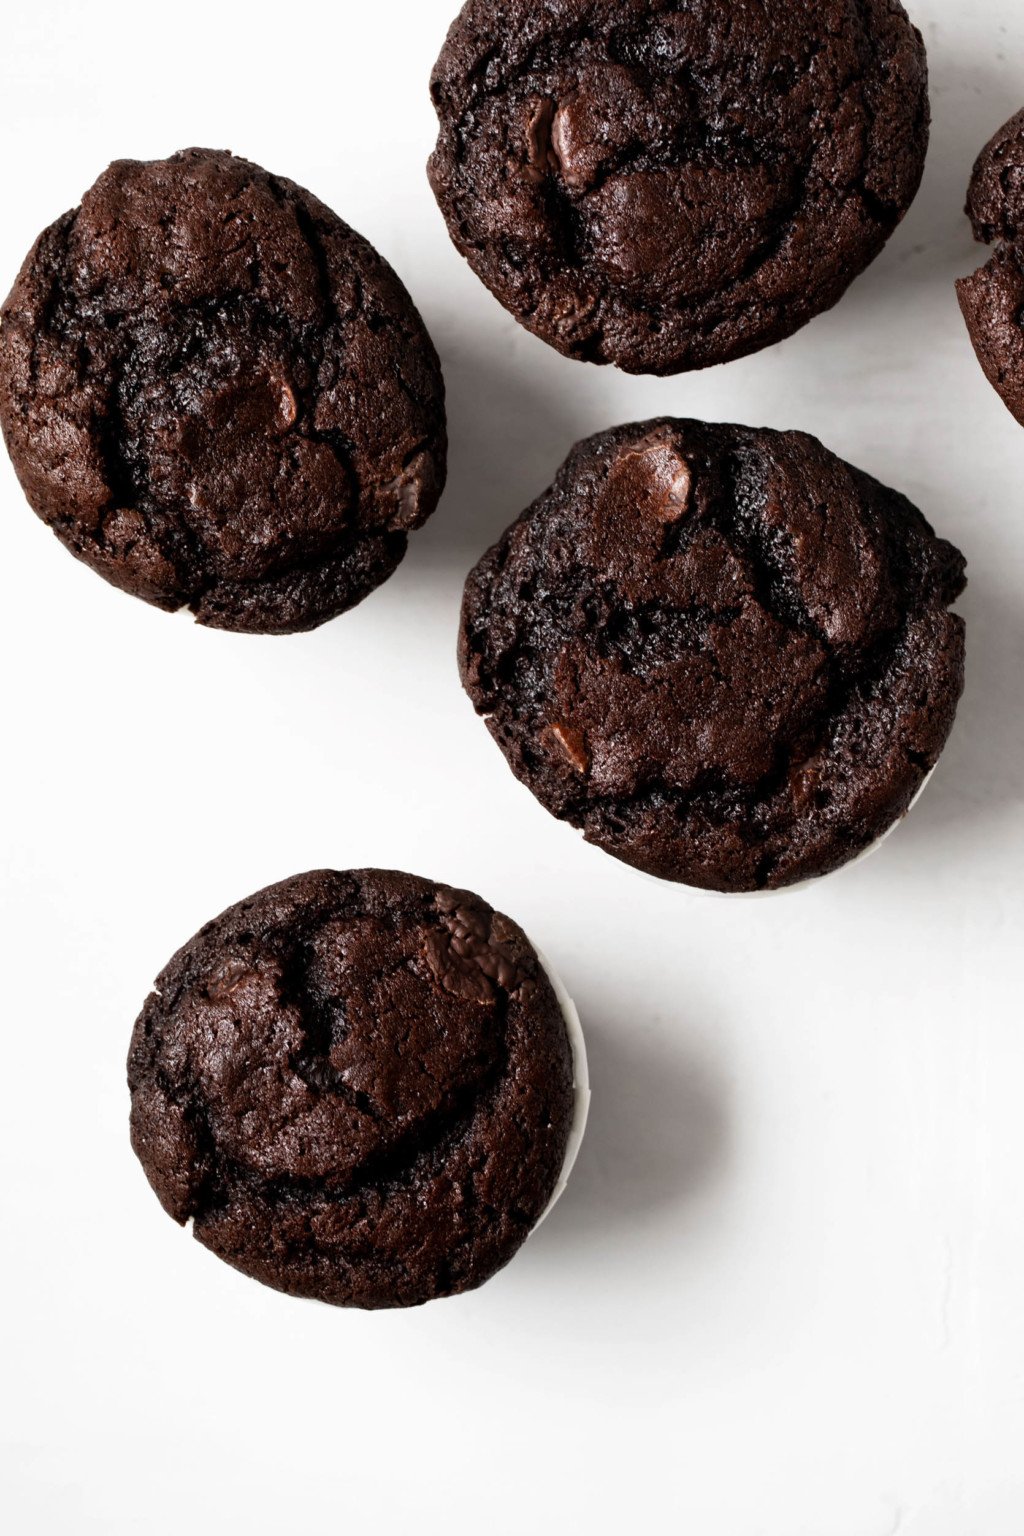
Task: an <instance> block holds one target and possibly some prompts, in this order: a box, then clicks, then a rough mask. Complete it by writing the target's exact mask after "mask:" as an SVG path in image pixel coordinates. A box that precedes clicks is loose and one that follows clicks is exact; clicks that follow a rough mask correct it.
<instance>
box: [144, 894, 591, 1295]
mask: <svg viewBox="0 0 1024 1536" xmlns="http://www.w3.org/2000/svg"><path fill="white" fill-rule="evenodd" d="M128 1084H129V1087H130V1089H131V1096H132V1110H131V1134H132V1145H133V1146H134V1148H135V1151H136V1153H137V1155H138V1157H139V1159H140V1161H141V1163H142V1166H143V1168H144V1169H145V1172H146V1176H147V1178H148V1179H149V1182H150V1184H151V1185H152V1186H153V1189H154V1190H155V1191H156V1194H157V1195H158V1197H159V1199H160V1202H161V1204H162V1205H163V1207H164V1209H165V1210H166V1211H167V1212H168V1213H169V1214H170V1215H171V1216H173V1217H174V1219H175V1220H176V1221H179V1222H182V1223H184V1222H187V1221H189V1220H191V1221H192V1224H193V1228H192V1230H193V1233H194V1235H195V1236H196V1237H197V1238H198V1239H199V1241H200V1242H201V1243H204V1244H205V1245H206V1246H207V1247H208V1248H210V1249H212V1250H213V1252H214V1253H216V1254H218V1255H219V1256H220V1257H221V1258H222V1259H225V1260H226V1261H227V1262H228V1263H229V1264H232V1265H234V1266H235V1268H236V1269H240V1270H241V1271H242V1272H243V1273H244V1274H247V1275H251V1276H253V1277H254V1278H255V1279H257V1280H261V1281H263V1282H264V1283H265V1284H266V1285H271V1286H274V1287H276V1288H277V1289H278V1290H282V1291H287V1292H288V1293H289V1294H291V1295H293V1296H307V1297H314V1298H316V1299H318V1300H321V1301H326V1302H332V1303H334V1304H335V1305H338V1306H355V1307H367V1308H376V1307H399V1306H415V1305H418V1304H419V1303H420V1302H425V1301H429V1300H431V1299H432V1298H434V1297H439V1296H449V1295H453V1294H455V1293H456V1292H459V1291H465V1290H470V1289H472V1288H473V1287H474V1286H478V1285H480V1284H482V1283H483V1281H485V1280H487V1279H489V1277H490V1276H491V1275H493V1274H494V1273H495V1271H496V1270H498V1269H500V1268H501V1267H502V1265H503V1264H506V1263H507V1262H508V1260H509V1259H510V1258H511V1257H512V1256H513V1254H514V1253H515V1252H516V1250H517V1249H518V1248H519V1247H520V1245H521V1244H522V1243H523V1242H524V1240H525V1239H526V1237H527V1236H528V1235H529V1233H530V1231H531V1229H532V1228H533V1227H534V1225H535V1224H536V1222H537V1221H538V1219H539V1218H540V1217H541V1215H542V1214H543V1213H544V1210H545V1208H546V1206H547V1204H548V1201H549V1199H550V1198H551V1196H552V1194H553V1192H554V1189H555V1185H556V1183H557V1180H558V1176H559V1173H560V1171H561V1168H562V1162H563V1158H564V1155H565V1151H566V1146H567V1141H568V1136H569V1130H570V1124H571V1120H572V1113H573V1062H572V1051H571V1046H570V1043H569V1038H568V1035H567V1032H566V1026H565V1020H564V1018H563V1015H562V1012H561V1009H560V1008H559V1005H558V1002H557V1000H556V997H555V994H554V992H553V990H552V987H551V983H550V982H549V981H548V978H547V976H546V974H545V972H544V970H543V968H542V966H541V964H540V961H539V960H538V958H537V954H536V952H535V950H534V949H533V947H532V946H531V944H530V942H529V940H528V939H527V938H526V936H525V935H524V933H523V932H522V930H521V929H520V928H518V927H517V926H516V924H515V923H513V922H511V921H510V920H509V919H508V918H507V917H503V916H502V915H501V914H500V913H498V912H495V911H493V910H492V908H491V907H489V906H488V905H487V904H486V902H483V901H481V900H480V898H479V897H477V896H473V895H471V894H470V893H469V892H467V891H457V890H452V889H450V888H449V887H448V886H444V885H435V884H433V883H432V882H430V881H428V880H420V879H417V878H416V877H414V876H413V875H405V874H397V873H393V872H388V871H383V870H367V869H363V870H351V871H348V872H346V873H338V872H336V871H333V870H319V871H314V872H313V873H311V874H306V875H297V876H295V877H294V878H293V879H290V880H284V881H282V882H281V883H280V884H279V885H272V886H270V887H269V888H268V889H266V890H264V891H260V892H258V893H257V894H256V895H254V896H250V897H249V898H248V899H247V900H246V901H241V902H239V903H238V904H237V905H236V906H233V907H231V908H229V910H228V911H227V912H224V913H223V914H222V915H221V916H220V917H218V918H216V919H215V920H214V921H213V922H211V923H207V924H206V926H205V927H204V928H202V929H201V930H200V931H199V933H197V934H196V935H195V937H194V938H192V939H190V940H189V942H188V943H187V944H186V945H185V946H184V948H182V949H181V950H179V952H178V953H177V954H176V955H175V956H174V958H173V960H171V962H170V964H169V965H168V966H167V967H166V969H165V970H164V971H163V972H162V974H161V975H160V976H159V977H158V978H157V981H156V987H155V990H154V991H153V993H152V994H151V996H150V997H149V999H148V1000H147V1002H146V1005H145V1007H144V1008H143V1010H142V1013H141V1015H140V1017H139V1019H138V1021H137V1023H136V1025H135V1032H134V1034H133V1036H132V1043H131V1050H130V1054H129V1060H128Z"/></svg>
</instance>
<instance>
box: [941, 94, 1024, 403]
mask: <svg viewBox="0 0 1024 1536" xmlns="http://www.w3.org/2000/svg"><path fill="white" fill-rule="evenodd" d="M967 214H968V217H969V218H970V220H971V223H972V225H973V226H974V234H975V238H976V239H978V240H981V241H982V242H984V243H985V244H986V245H992V244H994V245H995V247H996V249H995V251H994V253H993V255H992V257H991V259H990V260H989V261H987V262H986V263H985V265H984V266H983V267H981V268H980V269H979V271H977V272H975V273H974V275H973V276H972V277H962V278H960V280H959V281H958V282H957V285H956V291H957V297H958V298H959V300H960V308H961V309H962V311H963V315H964V319H965V320H966V322H967V329H968V331H969V332H970V337H971V341H972V343H973V344H974V350H975V352H976V353H977V355H978V361H979V362H980V364H981V366H982V368H983V369H984V370H985V375H986V377H987V378H988V380H989V383H990V384H991V385H992V388H993V389H994V390H995V391H996V393H997V394H998V395H999V396H1000V398H1001V399H1002V401H1003V403H1004V404H1005V406H1006V408H1007V409H1008V410H1009V411H1011V412H1012V413H1013V415H1014V416H1015V417H1016V418H1017V420H1018V421H1019V422H1020V423H1021V424H1022V425H1024V323H1022V319H1021V316H1022V313H1024V110H1022V111H1020V112H1018V113H1017V115H1016V117H1012V118H1011V119H1010V121H1009V122H1008V123H1006V124H1004V126H1003V127H1002V128H1000V130H999V132H998V133H997V134H995V136H994V137H993V138H992V139H990V141H989V142H988V144H986V146H985V148H984V149H983V150H982V152H981V154H980V155H979V156H978V159H977V161H976V162H975V166H974V174H973V175H972V177H971V185H970V189H969V191H968V194H967Z"/></svg>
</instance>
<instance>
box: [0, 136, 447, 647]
mask: <svg viewBox="0 0 1024 1536" xmlns="http://www.w3.org/2000/svg"><path fill="white" fill-rule="evenodd" d="M2 319H3V330H2V345H0V423H2V425H3V431H4V436H5V438H6V440H7V446H8V449H9V451H10V454H11V458H12V460H13V462H14V467H15V469H16V470H17V473H18V476H19V478H20V480H21V483H22V486H23V487H24V490H25V493H26V495H27V496H28V499H29V501H30V503H31V504H32V506H33V507H34V509H35V510H36V512H37V513H38V514H39V516H40V517H41V518H42V519H43V520H44V522H46V523H48V524H49V526H50V527H51V528H52V529H53V531H54V533H56V535H57V537H58V538H59V539H60V540H61V542H62V543H63V544H65V545H66V546H67V548H68V549H70V550H71V551H72V553H73V554H75V555H77V556H78V557H79V558H80V559H82V560H84V561H85V562H86V563H87V564H88V565H90V566H92V568H93V569H94V570H96V571H99V573H100V574H101V575H103V576H105V577H106V578H107V579H108V580H109V581H111V582H113V583H114V585H115V586H118V587H121V588H123V589H124V590H125V591H128V592H132V593H134V594H135V595H136V596H138V597H142V598H145V599H146V600H147V601H149V602H151V603H155V604H156V605H157V606H158V607H161V608H166V609H175V608H180V607H188V608H190V609H191V610H192V612H193V613H194V614H195V616H196V618H197V619H198V620H199V622H200V623H202V624H209V625H214V626H216V627H218V628H224V629H236V630H250V631H258V632H266V633H281V632H287V631H290V630H299V629H308V628H312V627H313V626H315V625H317V624H319V623H321V622H323V620H325V619H328V618H330V617H332V616H333V615H334V614H336V613H340V612H342V611H343V610H344V609H346V608H350V607H351V606H352V605H353V604H354V603H357V602H359V601H360V599H361V598H363V597H365V596H366V594H367V593H368V592H370V591H371V590H372V589H373V588H374V587H375V586H377V585H378V583H380V582H381V581H383V580H384V579H385V578H386V577H387V576H389V575H390V574H391V572H392V571H393V570H394V569H395V567H396V565H397V564H398V562H399V561H400V559H401V558H402V555H403V553H404V552H405V547H406V540H407V534H408V532H409V530H410V529H411V528H414V527H416V526H417V525H418V524H420V523H422V522H423V521H424V519H425V518H426V517H427V516H428V515H429V514H430V513H431V512H432V511H433V509H434V507H435V506H436V504H437V500H438V497H439V495H440V492H441V488H442V485H443V483H444V475H445V452H446V439H445V424H444V388H443V384H442V380H441V374H440V368H439V365H438V360H437V356H436V353H435V351H434V348H433V346H432V344H431V342H430V339H429V337H428V336H427V333H426V331H425V330H424V328H423V324H422V322H421V320H420V318H419V316H418V314H417V313H416V310H415V308H414V307H413V304H412V301H411V299H410V298H409V295H408V294H407V293H406V291H405V289H404V288H403V287H402V284H401V283H400V282H399V280H398V278H397V277H396V276H395V274H394V272H393V271H392V270H391V268H390V267H389V266H388V265H387V263H386V262H385V261H383V260H382V258H381V257H380V256H378V255H377V253H376V252H375V251H374V250H373V248H372V247H371V246H370V245H369V244H368V243H367V242H366V241H365V240H363V239H362V238H361V236H359V235H357V234H356V233H355V232H354V231H353V230H351V229H349V228H348V226H347V225H346V224H343V223H342V221H341V220H340V219H339V218H338V217H337V216H336V215H335V214H333V213H332V212H331V210H330V209H329V208H326V207H325V206H324V205H323V203H321V202H318V201H317V199H316V198H315V197H312V196H311V195H310V194H309V193H308V192H305V191H303V189H302V188H301V187H297V186H296V185H295V184H294V183H293V182H291V181H286V180H284V179H283V178H282V177H278V176H272V175H271V174H270V173H269V172H267V171H264V170H261V169H260V167H259V166H257V165H253V164H251V163H250V162H249V161H247V160H239V159H235V158H234V157H233V156H231V155H230V154H227V153H222V152H219V151H214V150H206V149H190V150H185V151H182V152H181V153H179V154H176V155H173V156H172V157H171V158H170V159H169V160H156V161H150V162H146V163H141V162H138V161H133V160H119V161H116V162H115V163H114V164H113V165H112V166H110V168H109V169H108V170H107V171H105V172H104V173H103V175H102V176H101V177H100V178H99V180H98V181H97V182H96V184H95V185H94V186H93V187H92V188H91V190H90V191H89V192H87V193H86V195H85V197H84V198H83V199H82V204H81V207H79V208H76V209H74V210H73V211H72V212H70V213H66V214H65V215H64V216H63V218H60V219H58V220H57V222H56V223H55V224H52V225H51V226H50V227H49V229H47V230H45V231H44V233H43V234H42V235H41V236H40V237H39V239H38V240H37V241H36V244H35V245H34V247H33V248H32V250H31V252H30V253H29V255H28V258H27V259H26V261H25V264H24V266H23V267H22V270H21V273H20V275H19V276H18V279H17V281H16V283H15V285H14V288H13V291H12V292H11V295H10V297H9V298H8V300H7V303H6V304H5V306H4V308H3V313H2Z"/></svg>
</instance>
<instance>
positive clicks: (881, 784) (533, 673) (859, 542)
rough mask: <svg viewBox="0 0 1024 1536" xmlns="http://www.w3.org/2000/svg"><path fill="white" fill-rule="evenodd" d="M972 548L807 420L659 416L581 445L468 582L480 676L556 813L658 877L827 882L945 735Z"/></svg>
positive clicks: (467, 645)
mask: <svg viewBox="0 0 1024 1536" xmlns="http://www.w3.org/2000/svg"><path fill="white" fill-rule="evenodd" d="M963 571H964V561H963V557H962V556H961V555H960V553H959V552H958V551H957V550H956V549H954V548H953V546H952V545H951V544H947V543H946V542H945V541H944V540H942V539H938V538H936V537H935V535H934V534H933V532H932V530H931V528H930V527H929V525H928V524H927V523H926V522H925V520H924V518H923V517H922V516H921V514H920V513H919V512H918V511H917V510H916V509H915V508H914V507H912V506H911V505H910V503H909V502H908V501H907V500H906V499H905V498H904V497H902V496H900V495H898V494H897V493H896V492H895V491H890V490H888V489H886V487H885V486H882V485H879V484H878V482H877V481H875V480H872V479H871V478H870V476H868V475H865V474H862V473H861V472H860V471H859V470H856V469H853V468H851V466H850V465H848V464H844V463H843V462H842V460H840V459H837V458H836V457H835V456H834V455H833V454H831V453H829V452H828V451H827V450H826V449H825V448H823V447H822V445H821V444H820V443H819V442H817V441H816V440H815V439H814V438H812V437H807V436H805V435H804V434H802V433H797V432H771V431H766V430H764V431H757V430H754V429H751V428H749V427H738V426H707V425H704V424H702V423H700V422H696V421H673V420H668V419H664V420H659V421H647V422H641V423H639V424H637V425H634V426H626V427H620V428H619V429H618V430H617V431H613V432H603V433H600V434H599V435H598V436H596V437H592V438H589V439H588V440H587V441H585V442H582V443H579V444H577V446H576V447H575V448H574V449H573V451H572V453H571V454H570V455H569V458H568V459H567V461H566V463H565V464H564V465H563V467H562V469H561V470H560V472H559V474H558V475H557V477H556V479H555V482H554V484H553V485H552V486H551V488H550V489H549V490H547V491H545V493H544V495H543V496H541V497H540V498H539V499H538V500H537V501H536V502H534V504H533V506H532V507H530V508H529V509H528V510H527V511H526V512H524V513H523V515H522V516H521V517H520V518H519V520H518V521H517V522H515V523H513V525H512V527H511V528H509V529H508V531H507V532H506V533H505V535H504V537H503V538H502V539H501V540H500V541H499V542H498V543H497V544H496V545H495V546H494V548H493V549H491V550H490V551H489V553H488V554H486V555H485V556H484V558H483V559H482V560H481V561H480V563H479V564H478V565H477V567H476V569H475V570H473V571H472V572H471V573H470V576H469V579H468V581H467V583H466V592H465V599H464V603H463V610H462V629H461V635H460V641H459V664H460V669H461V672H462V679H463V683H464V684H465V687H466V690H467V692H468V693H469V696H470V698H471V699H472V701H473V703H474V705H475V706H476V709H477V710H478V712H479V713H480V714H482V715H483V716H484V718H485V719H486V721H487V725H488V728H489V730H490V731H491V734H492V735H493V736H494V739H495V740H496V741H497V743H498V745H499V746H500V747H501V749H502V751H503V752H504V754H505V756H506V757H507V759H508V761H509V764H510V765H511V767H512V770H513V772H514V773H515V774H516V776H517V778H520V779H522V781H523V782H524V783H525V784H526V785H527V786H528V787H529V788H530V789H531V790H532V791H533V793H534V794H535V795H536V796H537V797H538V799H539V800H540V801H541V802H542V803H543V804H544V805H545V806H546V807H547V808H548V810H549V811H551V812H552V813H553V814H554V815H555V816H559V817H561V818H563V819H564V820H566V821H569V822H571V823H572V824H573V826H576V827H579V828H581V829H582V831H583V832H584V833H585V835H586V837H587V838H588V839H589V840H590V841H591V842H594V843H597V844H598V845H599V846H600V847H602V848H604V849H606V850H607V851H608V852H609V853H612V854H614V855H615V856H616V857H617V858H620V859H623V860H625V861H626V862H627V863H629V864H634V865H636V866H637V868H639V869H642V870H646V871H648V872H649V873H651V874H654V875H659V876H661V877H662V878H664V879H667V880H679V881H684V882H686V883H687V884H690V885H695V886H704V887H707V888H710V889H714V890H720V891H752V890H760V889H764V888H774V887H777V886H784V885H789V884H792V883H793V882H794V881H797V880H801V879H805V878H807V877H808V876H812V875H821V874H825V873H826V872H828V871H829V870H833V869H836V868H837V867H838V866H839V865H841V864H843V863H845V862H846V861H847V860H848V859H851V858H852V857H853V856H854V855H855V854H857V853H859V852H860V851H861V850H862V849H864V848H866V847H867V846H868V845H869V844H870V843H872V842H873V841H874V840H875V839H876V838H878V837H879V836H880V835H881V834H882V833H883V832H885V831H886V829H887V828H888V827H889V826H891V825H892V823H893V822H894V821H895V820H896V819H897V818H898V817H899V816H901V815H902V814H903V812H904V811H906V809H907V808H908V806H909V805H910V802H911V800H912V799H913V797H914V794H915V792H916V791H917V790H918V788H919V787H920V786H921V784H922V782H923V780H924V778H925V776H926V774H927V773H928V772H929V770H930V769H931V768H932V767H933V765H934V763H935V761H936V759H937V757H938V755H939V753H940V751H941V750H942V746H943V743H944V742H945V740H946V737H947V735H948V733H949V730H950V727H951V726H952V723H953V716H954V713H955V710H956V704H957V700H958V698H959V696H960V692H961V688H962V686H963V666H964V630H963V623H962V621H961V620H960V619H959V618H958V617H956V616H955V615H953V614H950V613H948V612H947V611H946V610H947V605H948V604H950V603H951V602H952V601H953V600H954V599H955V598H956V596H957V595H958V593H959V592H960V591H961V590H962V588H963V585H964V575H963Z"/></svg>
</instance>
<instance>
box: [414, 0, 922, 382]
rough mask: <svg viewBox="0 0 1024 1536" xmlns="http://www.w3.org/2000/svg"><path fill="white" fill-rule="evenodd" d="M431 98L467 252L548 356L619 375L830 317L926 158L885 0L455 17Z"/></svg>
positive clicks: (660, 3) (614, 5) (633, 6)
mask: <svg viewBox="0 0 1024 1536" xmlns="http://www.w3.org/2000/svg"><path fill="white" fill-rule="evenodd" d="M431 91H432V94H433V99H434V104H435V106H436V108H437V114H438V117H439V119H440V134H439V137H438V141H437V148H436V149H435V151H434V153H433V156H432V157H431V160H430V166H429V173H430V180H431V184H432V186H433V188H434V192H435V194H436V196H437V200H438V202H439V204H440V206H441V210H442V212H443V213H444V216H445V218H446V220H447V222H448V228H449V232H450V233H451V237H452V239H453V240H454V242H455V244H456V246H457V247H458V249H459V250H460V251H461V252H462V254H463V256H465V257H466V259H467V260H468V261H469V263H470V265H471V266H472V267H473V270H474V271H475V272H476V273H477V275H478V276H479V277H480V278H482V280H483V281H484V282H485V283H486V284H487V286H488V288H490V290H491V292H492V293H493V294H495V296H496V297H497V298H498V299H499V300H500V301H501V303H502V304H504V305H505V307H506V308H507V309H509V310H510V311H511V312H512V314H513V315H515V317H516V319H517V320H519V321H521V322H522V324H523V325H525V326H527V327H528V328H529V329H530V330H531V331H534V332H535V333H536V334H537V335H538V336H540V337H541V338H542V340H544V341H546V342H549V343H550V344H551V346H553V347H557V348H558V350H559V351H560V352H564V353H565V354H566V355H567V356H569V357H576V358H584V359H587V360H588V361H590V362H595V363H615V364H617V365H618V366H619V367H620V368H624V369H626V370H627V371H628V372H630V373H656V374H666V373H678V372H680V371H682V370H683V369H689V368H704V367H707V366H709V365H710V364H712V363H722V362H726V361H728V360H729V359H730V358H736V357H742V356H743V355H744V354H746V353H748V352H755V351H757V350H758V349H759V348H761V347H765V346H768V345H769V344H770V343H772V342H776V341H780V340H781V339H782V338H783V337H785V336H789V335H791V334H792V333H793V332H794V331H796V330H798V329H799V327H800V326H802V325H804V324H806V322H807V321H808V320H810V319H811V318H812V317H813V316H814V315H816V314H819V313H820V312H821V311H822V310H824V309H828V308H829V307H830V306H831V305H833V304H835V302H836V301H837V300H838V299H839V298H840V297H841V295H842V294H843V293H844V292H845V290H846V288H847V287H848V285H849V284H850V282H851V281H852V280H853V278H855V277H856V276H857V274H858V273H859V272H861V271H862V270H863V269H864V267H866V266H867V265H868V263H869V262H870V261H872V260H873V258H874V257H875V256H877V255H878V253H879V251H880V250H881V249H882V246H883V245H884V244H885V241H886V240H887V239H888V237H889V236H890V235H891V234H892V232H893V230H894V229H895V227H896V225H897V224H898V222H899V220H900V219H901V218H902V216H903V214H904V213H905V212H906V210H907V208H908V207H909V205H910V203H911V201H912V199H913V197H914V194H915V193H916V191H917V188H918V185H919V183H920V180H921V174H922V170H923V167H924V158H925V152H926V149H927V144H928V123H929V111H928V94H927V67H926V61H925V53H924V45H923V43H922V40H921V36H920V34H919V33H918V32H917V31H916V29H915V28H914V27H913V26H911V24H910V22H909V20H908V19H907V14H906V12H905V11H904V9H903V7H902V5H900V4H899V3H898V0H815V3H814V4H808V3H807V0H773V3H772V4H771V5H763V4H750V3H748V0H743V3H730V0H690V3H689V4H687V5H685V6H684V5H680V4H679V0H546V3H545V4H543V5H539V4H537V3H536V0H467V4H465V5H464V6H463V8H462V10H461V12H460V13H459V15H458V17H457V19H456V21H455V22H454V24H453V25H452V28H451V30H450V32H449V34H448V38H447V41H446V42H445V45H444V47H443V49H442V51H441V56H440V58H439V59H438V61H437V64H436V66H435V69H434V73H433V78H432V81H431Z"/></svg>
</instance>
